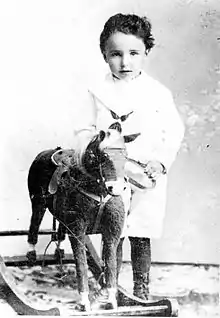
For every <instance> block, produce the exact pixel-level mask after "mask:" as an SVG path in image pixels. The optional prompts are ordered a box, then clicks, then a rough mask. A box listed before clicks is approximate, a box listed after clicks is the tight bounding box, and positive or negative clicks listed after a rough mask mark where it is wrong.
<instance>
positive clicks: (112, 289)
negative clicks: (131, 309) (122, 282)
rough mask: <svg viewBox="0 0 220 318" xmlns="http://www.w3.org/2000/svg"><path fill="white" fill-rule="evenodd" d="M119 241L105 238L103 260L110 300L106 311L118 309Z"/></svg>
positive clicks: (106, 305)
mask: <svg viewBox="0 0 220 318" xmlns="http://www.w3.org/2000/svg"><path fill="white" fill-rule="evenodd" d="M118 243H119V242H118V241H117V240H114V241H113V240H108V239H106V238H103V258H104V263H105V280H106V288H107V292H108V299H107V302H106V304H105V309H117V299H116V294H117V255H116V254H117V253H116V251H117V247H118Z"/></svg>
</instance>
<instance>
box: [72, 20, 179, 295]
mask: <svg viewBox="0 0 220 318" xmlns="http://www.w3.org/2000/svg"><path fill="white" fill-rule="evenodd" d="M153 46H154V38H153V36H152V34H151V24H150V22H149V21H148V20H147V18H145V17H143V18H142V17H139V16H137V15H134V14H127V15H124V14H116V15H114V16H112V17H111V18H110V19H109V20H108V21H107V22H106V24H105V26H104V29H103V31H102V33H101V36H100V48H101V52H102V54H103V57H104V59H105V61H106V63H108V65H109V68H110V71H111V72H110V74H108V75H107V76H106V78H105V79H104V80H103V81H96V80H95V79H94V83H93V84H92V85H91V86H90V87H89V94H90V96H91V103H89V104H88V105H87V106H85V107H86V108H85V110H84V112H83V121H82V123H81V127H78V130H77V132H76V136H77V137H78V140H79V142H83V139H84V138H87V137H88V135H90V134H92V133H93V132H94V130H101V129H103V130H106V129H107V128H108V127H109V126H110V125H111V124H112V123H113V122H120V124H121V126H122V133H123V135H129V134H137V133H139V134H140V135H139V137H137V138H136V140H135V141H133V142H131V143H128V144H126V147H127V152H128V157H129V158H130V159H132V160H133V163H132V160H130V161H129V162H128V163H127V166H126V169H127V175H128V177H129V176H132V177H134V179H136V181H138V182H139V181H140V180H141V182H142V184H145V181H146V179H147V175H146V174H143V169H142V168H140V167H138V165H137V164H135V163H134V162H135V161H136V162H140V163H143V164H145V172H147V174H148V176H149V175H150V177H152V178H153V179H154V180H156V186H155V187H154V188H153V189H150V190H149V189H147V190H146V189H140V188H139V187H138V186H135V185H131V187H132V198H131V204H130V209H129V216H128V220H127V228H126V229H125V233H124V234H125V235H126V236H128V237H129V240H130V244H131V262H132V269H133V283H134V288H133V293H134V295H136V296H138V297H140V298H142V299H144V300H146V299H148V294H149V289H148V284H149V272H150V265H151V244H150V239H151V238H159V237H160V236H161V234H162V225H163V219H164V215H165V205H166V187H167V173H168V172H169V169H170V167H171V165H172V163H173V162H174V160H175V157H176V155H177V152H178V150H179V148H180V144H181V141H182V139H183V135H184V127H183V124H182V122H181V120H180V117H179V114H178V112H177V110H176V108H175V105H174V103H173V99H172V95H171V93H170V91H169V90H168V89H167V88H165V87H164V86H163V85H162V84H160V83H159V82H158V81H156V80H154V79H152V78H151V77H150V76H148V75H147V74H146V73H145V72H144V71H143V66H144V61H145V59H146V57H147V56H148V54H149V52H150V50H151V49H152V47H153ZM124 115H128V116H124ZM125 117H127V118H126V119H125ZM146 184H147V181H146ZM122 242H123V238H122V239H121V243H120V244H119V247H118V263H119V268H120V263H121V260H122Z"/></svg>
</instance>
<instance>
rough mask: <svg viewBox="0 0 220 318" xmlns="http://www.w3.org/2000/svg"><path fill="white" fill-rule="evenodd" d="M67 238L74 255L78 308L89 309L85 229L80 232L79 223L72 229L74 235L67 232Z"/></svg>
mask: <svg viewBox="0 0 220 318" xmlns="http://www.w3.org/2000/svg"><path fill="white" fill-rule="evenodd" d="M78 225H79V223H77V226H78ZM69 240H70V244H71V247H72V250H73V253H74V256H75V263H76V275H77V284H78V292H79V294H80V296H81V300H80V304H79V309H80V310H81V311H89V310H90V309H91V307H90V301H89V286H88V273H87V271H88V268H87V259H86V247H85V230H83V232H80V225H79V227H78V228H77V231H74V235H72V234H69Z"/></svg>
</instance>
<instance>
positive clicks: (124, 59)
mask: <svg viewBox="0 0 220 318" xmlns="http://www.w3.org/2000/svg"><path fill="white" fill-rule="evenodd" d="M129 61H130V57H129V55H127V54H126V55H123V56H122V59H121V66H122V67H123V68H126V66H128V65H129Z"/></svg>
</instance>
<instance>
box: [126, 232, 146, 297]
mask: <svg viewBox="0 0 220 318" xmlns="http://www.w3.org/2000/svg"><path fill="white" fill-rule="evenodd" d="M129 240H130V243H131V263H132V271H133V282H134V288H133V294H134V296H136V297H139V298H141V299H143V300H147V299H148V295H149V272H150V266H151V245H150V239H149V238H142V237H129Z"/></svg>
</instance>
